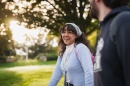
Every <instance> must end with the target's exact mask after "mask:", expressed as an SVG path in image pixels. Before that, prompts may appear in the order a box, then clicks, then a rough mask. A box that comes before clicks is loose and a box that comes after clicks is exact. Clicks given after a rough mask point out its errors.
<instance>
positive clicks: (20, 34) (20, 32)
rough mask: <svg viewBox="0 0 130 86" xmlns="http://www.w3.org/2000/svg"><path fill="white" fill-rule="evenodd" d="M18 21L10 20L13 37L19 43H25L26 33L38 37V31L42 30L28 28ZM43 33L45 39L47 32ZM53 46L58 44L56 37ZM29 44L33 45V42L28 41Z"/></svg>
mask: <svg viewBox="0 0 130 86" xmlns="http://www.w3.org/2000/svg"><path fill="white" fill-rule="evenodd" d="M17 23H18V21H11V22H10V29H11V30H12V34H13V39H14V40H15V41H16V42H17V43H19V44H23V43H25V42H26V36H25V35H26V34H27V35H28V36H32V37H36V38H37V37H38V33H39V31H40V29H27V28H25V27H24V26H19V25H18V24H17ZM43 34H44V35H45V37H44V38H43V41H45V39H46V37H47V34H48V33H45V32H43ZM53 41H54V43H53V47H55V46H57V42H56V41H57V40H56V39H54V40H53ZM28 45H31V43H29V42H28Z"/></svg>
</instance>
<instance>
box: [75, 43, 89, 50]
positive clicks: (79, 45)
mask: <svg viewBox="0 0 130 86" xmlns="http://www.w3.org/2000/svg"><path fill="white" fill-rule="evenodd" d="M83 47H87V46H86V45H85V44H83V43H79V44H77V45H76V48H78V49H79V48H83Z"/></svg>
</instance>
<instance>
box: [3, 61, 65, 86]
mask: <svg viewBox="0 0 130 86" xmlns="http://www.w3.org/2000/svg"><path fill="white" fill-rule="evenodd" d="M55 62H56V61H48V62H38V61H35V60H29V61H27V62H26V61H20V62H15V63H5V64H1V63H0V86H47V84H48V82H49V79H50V77H51V74H52V71H53V70H54V67H55ZM57 86H63V77H62V79H61V80H60V82H59V83H58V85H57Z"/></svg>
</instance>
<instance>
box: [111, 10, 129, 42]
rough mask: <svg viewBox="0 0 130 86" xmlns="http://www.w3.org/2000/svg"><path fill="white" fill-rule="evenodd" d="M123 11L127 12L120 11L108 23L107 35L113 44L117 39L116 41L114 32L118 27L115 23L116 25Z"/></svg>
mask: <svg viewBox="0 0 130 86" xmlns="http://www.w3.org/2000/svg"><path fill="white" fill-rule="evenodd" d="M125 13H128V11H124V12H121V13H119V14H117V15H116V17H115V18H114V19H113V20H112V22H111V24H110V29H109V31H110V32H109V35H110V39H111V41H112V42H113V43H114V44H116V43H117V41H116V33H117V29H118V27H117V26H116V25H117V22H118V19H119V18H120V16H121V15H123V14H125ZM129 13H130V12H129Z"/></svg>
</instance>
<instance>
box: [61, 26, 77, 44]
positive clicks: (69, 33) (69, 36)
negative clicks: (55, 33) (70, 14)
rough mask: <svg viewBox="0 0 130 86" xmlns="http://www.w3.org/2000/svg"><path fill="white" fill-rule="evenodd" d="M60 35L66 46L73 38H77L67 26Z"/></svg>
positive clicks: (71, 42)
mask: <svg viewBox="0 0 130 86" xmlns="http://www.w3.org/2000/svg"><path fill="white" fill-rule="evenodd" d="M61 36H62V39H63V41H64V43H65V44H66V45H67V46H68V45H71V44H73V43H75V39H76V38H77V35H76V34H74V33H73V32H72V31H68V30H67V27H65V31H64V32H62V33H61Z"/></svg>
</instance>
